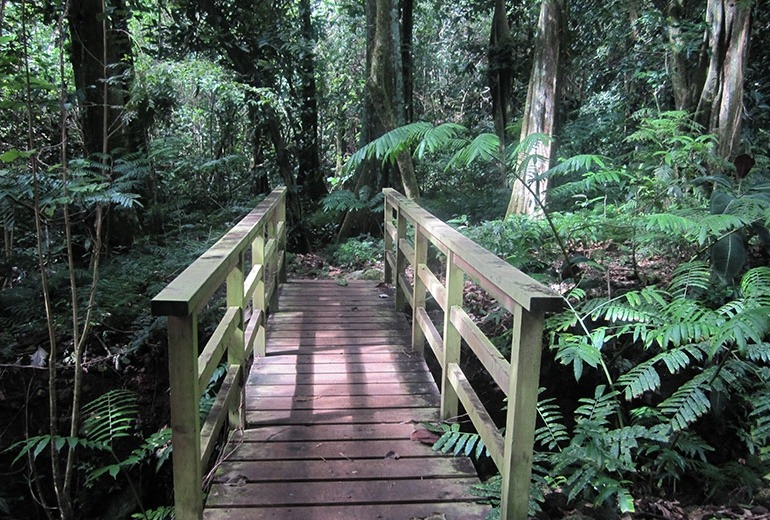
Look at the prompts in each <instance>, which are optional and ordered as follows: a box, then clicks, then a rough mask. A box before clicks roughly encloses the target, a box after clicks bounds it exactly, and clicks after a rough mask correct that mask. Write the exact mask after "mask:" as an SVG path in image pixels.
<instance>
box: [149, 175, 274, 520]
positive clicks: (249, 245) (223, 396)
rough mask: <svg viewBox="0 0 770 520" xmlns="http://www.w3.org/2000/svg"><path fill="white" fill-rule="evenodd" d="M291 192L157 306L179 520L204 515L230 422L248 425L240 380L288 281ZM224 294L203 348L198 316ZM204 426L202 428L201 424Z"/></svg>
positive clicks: (217, 248) (251, 217) (234, 233)
mask: <svg viewBox="0 0 770 520" xmlns="http://www.w3.org/2000/svg"><path fill="white" fill-rule="evenodd" d="M285 244H286V189H285V188H277V189H276V190H274V191H273V192H272V193H271V194H270V195H268V196H267V198H265V200H263V201H262V203H260V204H259V205H258V206H257V207H256V208H255V209H254V210H253V211H252V212H251V213H249V214H248V215H247V216H246V217H244V218H243V220H241V221H240V222H239V223H238V224H236V226H235V227H234V228H232V229H231V230H230V231H229V232H228V233H227V234H226V235H225V236H223V237H222V238H221V239H220V240H219V241H218V242H217V243H216V244H214V245H213V246H212V247H211V248H210V249H209V250H208V251H206V252H205V253H204V254H203V255H202V256H200V257H199V258H198V259H197V260H195V261H194V262H193V263H192V264H191V265H190V266H189V267H188V268H187V269H185V270H184V271H183V272H182V273H181V274H180V275H179V276H177V277H176V278H175V279H174V280H173V281H172V282H171V283H170V284H168V285H167V286H166V288H165V289H163V290H162V291H161V292H160V293H159V294H158V295H157V296H156V297H155V298H153V300H152V312H153V314H155V315H158V316H168V364H169V379H170V386H171V430H172V437H171V440H172V443H173V447H174V454H173V466H174V506H175V513H176V518H177V520H198V519H200V518H201V516H202V511H203V490H202V479H203V473H202V472H203V468H205V467H206V466H207V464H208V462H209V459H210V458H211V455H212V453H213V451H214V447H215V444H216V442H217V439H218V438H220V434H221V433H222V429H223V427H224V425H225V422H227V424H228V425H229V427H231V428H239V427H242V426H243V406H242V403H243V398H244V396H243V392H244V384H243V380H244V378H245V377H246V376H247V370H246V368H247V367H246V364H247V363H248V360H249V359H250V356H251V354H252V352H253V353H254V355H255V356H263V355H264V354H265V318H266V313H267V312H268V310H269V309H270V310H274V309H275V308H276V307H277V304H278V299H277V298H278V285H279V283H280V282H282V281H284V280H285V268H284V256H285V254H284V251H285ZM223 287H224V288H225V292H226V296H225V311H224V315H223V316H222V318H221V319H220V321H219V324H218V325H217V327H216V329H215V330H214V332H213V333H212V335H211V337H210V338H209V339H208V341H207V342H206V344H205V345H200V344H199V341H198V317H199V315H200V313H201V311H202V310H203V309H204V308H205V307H206V306H207V305H209V304H211V302H212V299H213V298H214V296H215V294H221V292H220V290H221V289H222V288H223ZM223 360H224V361H225V362H226V363H227V373H226V375H225V378H224V381H223V382H222V385H221V386H220V389H219V391H218V393H217V396H216V399H215V401H214V404H213V406H212V407H211V410H210V412H209V413H208V415H207V417H205V418H204V419H203V420H202V421H201V418H200V411H199V410H200V400H201V395H202V392H203V391H205V389H206V385H207V384H208V382H209V380H210V378H211V376H212V374H213V373H214V371H215V370H216V368H217V366H218V365H219V364H220V363H221V362H222V361H223ZM201 422H202V424H201Z"/></svg>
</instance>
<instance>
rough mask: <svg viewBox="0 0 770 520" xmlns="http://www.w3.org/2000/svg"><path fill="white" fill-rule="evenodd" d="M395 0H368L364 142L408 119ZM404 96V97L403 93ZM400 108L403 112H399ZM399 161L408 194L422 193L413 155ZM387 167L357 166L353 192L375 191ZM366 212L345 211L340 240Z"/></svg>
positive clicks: (359, 225)
mask: <svg viewBox="0 0 770 520" xmlns="http://www.w3.org/2000/svg"><path fill="white" fill-rule="evenodd" d="M394 7H395V5H394V3H393V0H367V2H366V19H367V38H366V40H367V52H366V64H367V67H366V68H367V79H366V89H365V92H364V95H365V110H364V112H365V114H364V129H363V130H364V131H363V136H362V137H363V141H364V143H366V142H370V141H372V140H373V139H376V138H377V137H379V136H381V135H382V134H384V133H385V132H388V131H390V130H392V129H394V128H396V127H397V126H398V125H399V124H402V123H403V122H404V119H405V114H404V111H403V109H400V107H401V106H402V105H403V101H402V102H399V101H398V96H397V94H396V92H397V90H400V88H399V89H397V88H396V85H397V82H401V81H402V78H401V77H400V75H399V74H396V72H397V71H398V70H400V67H398V66H397V64H396V63H395V61H396V60H397V59H400V58H401V56H402V52H403V47H401V46H399V45H396V43H395V40H396V38H395V37H394V36H395V35H394V34H393V26H394V24H393V16H394V12H395V11H394ZM402 99H403V97H402ZM399 112H400V113H399ZM396 165H397V167H398V170H399V173H400V175H401V182H402V184H403V187H404V191H405V194H406V196H407V197H409V198H418V197H419V188H418V184H417V177H416V175H415V173H414V164H413V163H412V156H411V155H410V154H409V153H402V154H400V155H399V156H398V157H397V158H396ZM378 173H379V174H380V175H378ZM387 173H388V172H387V171H382V170H381V169H380V168H379V164H378V161H364V162H363V164H361V166H360V167H359V168H358V174H357V178H356V185H355V188H354V189H353V191H354V193H356V194H358V193H360V191H361V189H362V188H364V187H367V186H368V187H369V188H371V190H372V193H374V192H375V191H376V190H379V189H380V188H382V186H383V185H385V182H384V179H385V176H386V175H387ZM366 217H367V216H366V214H365V213H363V212H360V211H349V212H347V213H346V214H345V217H344V218H343V220H342V224H341V225H340V230H339V232H338V234H337V240H338V241H339V240H343V239H345V238H347V237H349V236H352V235H353V234H355V233H356V232H362V231H364V230H365V229H366V228H367V227H368V222H366Z"/></svg>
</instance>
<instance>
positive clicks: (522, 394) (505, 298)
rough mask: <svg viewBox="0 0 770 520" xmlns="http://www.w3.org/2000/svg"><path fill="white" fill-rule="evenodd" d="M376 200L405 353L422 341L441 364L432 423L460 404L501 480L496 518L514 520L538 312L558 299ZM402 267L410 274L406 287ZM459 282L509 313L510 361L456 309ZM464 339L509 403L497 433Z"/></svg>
mask: <svg viewBox="0 0 770 520" xmlns="http://www.w3.org/2000/svg"><path fill="white" fill-rule="evenodd" d="M384 195H385V257H386V258H385V279H386V281H388V282H390V283H393V284H394V285H395V286H396V298H395V300H396V306H397V308H399V309H401V310H404V309H405V308H406V306H407V305H408V306H409V307H411V309H412V313H413V315H412V318H413V319H412V347H413V348H414V349H415V350H417V351H419V352H422V351H423V350H424V346H425V343H427V344H428V345H429V346H430V348H431V350H432V351H433V353H434V354H435V356H436V359H437V360H438V362H439V364H440V365H441V418H442V419H449V418H452V417H456V416H457V414H458V409H459V405H460V404H462V406H463V408H464V409H465V412H466V413H467V414H468V416H469V417H470V419H471V421H472V422H473V425H474V427H475V428H476V431H477V432H478V433H479V435H480V437H481V439H482V440H483V441H484V444H485V445H486V447H487V449H488V450H489V453H490V456H491V458H492V460H493V461H494V463H495V465H496V466H497V468H498V470H499V471H500V473H501V475H502V477H503V482H502V500H501V506H500V508H501V518H503V519H504V520H523V519H525V518H526V517H527V509H528V505H529V483H530V479H531V474H532V453H533V445H534V432H535V420H536V414H537V410H536V406H537V395H538V383H539V376H540V354H541V350H542V346H543V338H542V335H543V321H544V316H545V313H547V312H552V311H558V310H560V309H561V308H562V305H563V299H562V297H561V296H559V295H558V294H556V293H555V292H553V291H551V290H550V289H549V288H547V287H546V286H544V285H542V284H540V283H539V282H537V281H535V280H534V279H532V278H531V277H529V276H527V275H526V274H524V273H522V272H521V271H519V270H518V269H516V268H514V267H513V266H511V265H510V264H508V263H507V262H505V261H504V260H502V259H500V258H499V257H497V256H496V255H494V254H492V253H491V252H489V251H487V250H486V249H484V248H483V247H481V246H480V245H478V244H476V243H475V242H473V241H472V240H470V239H469V238H467V237H465V236H464V235H462V234H461V233H459V232H458V231H457V230H455V229H453V228H452V227H450V226H449V225H447V224H445V223H444V222H442V221H441V220H440V219H438V218H436V217H435V216H433V215H432V214H430V213H429V212H428V211H426V210H424V209H423V208H421V207H420V206H419V205H418V204H417V203H415V202H414V201H411V200H409V199H407V198H405V197H404V196H403V195H401V194H400V193H398V192H397V191H395V190H393V189H390V188H386V189H385V190H384ZM429 244H432V245H433V246H434V247H435V249H436V251H437V252H438V253H440V254H442V255H443V257H444V259H445V262H444V264H445V268H446V272H445V273H444V281H443V282H442V281H441V280H440V279H439V276H437V275H436V274H435V273H434V272H433V271H432V270H431V269H430V267H429V266H428V248H429ZM407 266H411V268H412V280H411V282H410V280H409V278H408V277H407V272H406V271H407ZM466 278H468V279H470V280H473V281H474V282H476V283H477V284H478V285H479V286H480V287H481V288H482V289H484V290H485V291H486V292H487V293H488V294H489V295H490V296H492V297H493V298H495V299H496V300H497V302H498V303H499V304H500V305H501V306H502V307H503V308H505V309H506V310H507V311H508V312H510V313H511V314H512V316H513V325H512V326H513V331H512V343H511V358H510V360H508V359H506V358H505V357H504V356H503V355H502V354H500V352H499V350H498V349H497V348H496V347H495V346H494V345H493V344H492V342H491V341H490V340H489V338H487V337H486V335H485V334H484V333H483V332H482V331H481V330H480V329H479V328H478V326H476V324H475V323H474V321H473V320H472V319H471V317H470V316H469V315H468V313H467V312H466V311H465V310H464V308H463V288H464V285H465V280H466ZM428 295H430V296H431V297H432V298H433V299H434V300H435V302H436V303H437V304H438V305H439V306H440V307H441V309H442V310H443V315H444V318H443V327H442V331H439V330H438V329H437V327H436V326H435V325H434V324H433V321H432V320H431V319H430V316H429V315H428V311H427V308H426V299H427V296H428ZM463 341H464V342H465V344H466V345H467V346H468V347H469V349H470V351H471V352H472V353H473V354H474V355H475V356H476V358H478V360H479V361H480V362H481V363H482V365H483V366H484V367H485V368H486V370H487V372H488V373H489V374H490V376H491V378H492V379H493V380H494V381H495V383H496V384H497V385H498V386H499V387H500V389H501V390H502V391H503V392H504V394H505V395H506V396H507V397H508V408H507V412H506V424H505V426H506V427H505V435H502V434H501V433H500V432H499V430H498V428H497V427H496V425H495V423H494V421H493V420H492V417H491V416H490V414H489V412H488V411H487V409H486V408H485V406H484V404H483V403H482V401H481V399H480V398H479V396H478V395H477V394H476V392H475V390H474V389H473V388H472V386H471V384H470V382H469V381H468V378H467V377H466V375H465V373H464V372H463V370H462V368H460V352H461V344H462V342H463Z"/></svg>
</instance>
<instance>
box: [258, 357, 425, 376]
mask: <svg viewBox="0 0 770 520" xmlns="http://www.w3.org/2000/svg"><path fill="white" fill-rule="evenodd" d="M263 359H265V360H268V359H270V358H263ZM426 371H427V367H422V366H420V365H418V364H417V363H414V362H399V363H396V362H393V363H360V362H354V363H351V362H346V363H345V364H344V365H343V364H314V365H313V364H308V363H305V364H302V365H297V364H293V365H291V364H280V363H276V364H265V363H259V364H258V365H257V366H255V367H253V368H252V372H253V373H255V374H342V375H351V374H360V373H374V372H394V373H396V374H404V373H407V372H426ZM394 380H398V378H397V377H395V378H394ZM346 381H350V378H347V379H345V378H340V382H346Z"/></svg>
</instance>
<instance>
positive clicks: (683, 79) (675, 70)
mask: <svg viewBox="0 0 770 520" xmlns="http://www.w3.org/2000/svg"><path fill="white" fill-rule="evenodd" d="M665 14H666V19H667V25H666V33H667V35H668V44H669V48H668V53H667V56H666V69H667V72H668V76H669V79H670V80H671V89H672V91H673V94H674V107H676V109H677V110H693V109H694V108H695V103H696V101H697V99H698V92H699V89H700V86H701V85H702V83H703V72H704V69H705V60H704V57H705V52H703V51H702V52H700V53H698V59H697V61H696V62H695V63H693V62H692V59H691V58H690V54H691V53H690V51H689V50H688V49H689V44H688V42H687V41H686V39H685V35H684V32H683V31H682V24H683V23H684V20H683V18H684V0H671V2H670V3H668V5H667V6H666V8H665Z"/></svg>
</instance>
